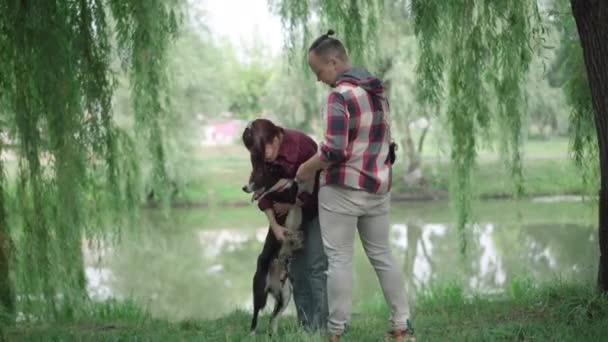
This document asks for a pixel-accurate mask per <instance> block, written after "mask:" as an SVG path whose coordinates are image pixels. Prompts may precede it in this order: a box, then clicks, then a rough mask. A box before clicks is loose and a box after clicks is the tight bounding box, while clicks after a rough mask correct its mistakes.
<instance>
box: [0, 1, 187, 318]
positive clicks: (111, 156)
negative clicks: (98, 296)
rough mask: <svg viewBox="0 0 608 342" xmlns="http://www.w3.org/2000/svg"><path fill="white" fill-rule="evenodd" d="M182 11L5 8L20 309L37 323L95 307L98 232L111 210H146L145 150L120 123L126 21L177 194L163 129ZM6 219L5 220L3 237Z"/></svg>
mask: <svg viewBox="0 0 608 342" xmlns="http://www.w3.org/2000/svg"><path fill="white" fill-rule="evenodd" d="M175 6H176V2H168V1H160V0H158V1H151V0H145V1H144V0H120V1H118V0H116V1H105V0H61V1H60V0H57V1H53V0H47V1H27V0H24V1H4V2H2V3H1V4H0V54H1V55H0V115H1V122H0V124H1V125H2V127H0V129H1V131H2V133H7V136H8V137H9V138H10V139H12V140H14V141H15V142H16V143H17V145H18V148H17V150H18V151H17V152H18V153H17V155H18V165H19V166H18V169H19V171H18V180H17V193H16V202H17V207H18V209H19V212H18V213H15V215H14V217H11V218H10V222H12V223H13V225H12V227H11V236H14V237H16V239H15V243H14V246H15V248H14V252H15V253H14V254H15V256H14V261H13V263H12V264H13V265H14V272H13V273H14V274H15V276H16V277H15V285H16V286H15V288H16V291H15V292H16V294H17V295H18V298H20V300H19V301H17V304H18V309H19V310H20V311H22V312H25V313H27V314H28V315H34V316H35V317H57V316H58V315H68V316H70V315H72V314H73V313H74V312H73V310H74V309H75V308H78V307H79V304H80V303H81V302H82V301H83V300H85V299H86V284H85V274H84V263H83V258H82V251H81V245H82V238H83V234H85V233H88V234H96V233H99V232H100V230H101V229H102V228H103V227H104V225H97V224H95V223H97V222H98V221H95V220H96V216H103V212H100V210H103V209H106V208H107V207H105V206H104V204H110V203H112V207H113V208H114V209H116V210H120V211H130V212H133V211H134V210H135V208H136V206H137V203H138V201H139V199H138V194H139V190H138V188H137V186H136V185H137V180H138V167H137V160H138V157H137V155H136V154H135V149H134V142H133V140H132V138H131V137H129V135H128V134H127V133H126V132H124V131H121V130H120V129H119V128H118V127H116V125H115V124H114V122H113V119H112V112H111V99H112V94H113V90H114V83H115V82H114V78H113V75H114V73H115V71H114V70H112V68H111V61H112V58H113V57H114V54H113V49H112V46H113V44H112V41H113V40H114V39H113V36H112V34H113V32H114V30H113V27H114V25H112V23H113V22H114V21H115V22H116V31H117V41H118V46H119V48H120V52H121V56H122V57H123V62H124V63H123V65H124V67H125V68H126V69H127V70H128V71H129V73H130V76H131V80H132V84H133V91H132V97H133V102H134V108H135V113H136V122H137V127H138V129H139V133H140V134H139V137H140V138H143V139H145V141H147V143H148V144H149V146H150V149H151V152H152V157H153V160H154V165H155V173H154V176H155V179H156V183H157V184H159V185H160V186H162V185H163V184H165V179H166V177H165V172H164V150H163V132H162V130H161V127H162V118H163V115H165V114H166V113H167V105H166V101H165V100H164V96H165V92H164V89H165V84H166V82H165V63H166V57H165V56H166V50H167V47H168V44H169V41H170V39H171V37H172V35H173V33H174V32H175V31H176V19H175V15H174V7H175ZM110 13H111V16H109V14H110ZM5 138H6V137H4V136H3V139H5ZM4 142H6V140H5V141H4ZM3 150H4V149H3ZM104 175H105V177H104ZM100 179H105V180H103V181H100ZM4 182H6V175H5V174H4V173H3V172H2V173H0V183H1V184H4ZM2 189H4V188H2ZM0 195H6V194H0ZM0 203H3V202H0ZM4 213H6V210H5V208H4V207H2V208H0V215H1V216H2V217H1V218H0V228H2V229H3V230H4V228H5V225H4V224H2V223H3V222H7V218H6V217H5V215H3V214H4ZM123 213H124V212H123ZM0 235H3V231H0ZM4 276H5V275H4V274H2V275H0V277H4ZM26 317H30V316H26Z"/></svg>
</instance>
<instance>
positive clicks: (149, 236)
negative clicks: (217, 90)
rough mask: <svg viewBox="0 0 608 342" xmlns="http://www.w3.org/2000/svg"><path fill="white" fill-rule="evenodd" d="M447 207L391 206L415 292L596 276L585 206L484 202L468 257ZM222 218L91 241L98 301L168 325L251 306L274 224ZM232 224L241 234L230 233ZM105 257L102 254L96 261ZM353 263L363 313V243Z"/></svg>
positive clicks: (161, 223) (368, 274)
mask: <svg viewBox="0 0 608 342" xmlns="http://www.w3.org/2000/svg"><path fill="white" fill-rule="evenodd" d="M445 205H446V204H445V203H422V204H415V205H407V206H405V205H404V206H402V207H397V208H394V210H393V212H394V213H396V215H393V216H394V217H393V225H392V231H391V240H392V244H393V253H394V255H395V257H396V259H397V260H398V262H399V263H400V265H401V266H402V267H403V270H404V271H405V274H406V279H407V286H408V288H409V290H410V291H409V293H410V295H411V296H415V295H416V292H418V291H419V290H420V289H422V288H424V287H426V286H430V285H433V284H437V283H439V282H443V281H449V280H454V279H457V280H460V281H461V283H462V284H464V285H466V286H468V288H467V289H466V290H467V291H470V292H497V291H501V290H502V289H503V288H504V286H505V285H506V284H508V283H509V282H510V281H512V280H513V279H514V278H516V277H521V276H530V277H532V278H534V279H535V280H537V281H546V280H551V279H552V278H554V277H556V276H561V277H563V278H566V279H574V278H576V279H581V278H582V279H593V277H594V276H595V269H596V268H595V266H596V264H597V246H596V242H595V234H596V232H595V228H594V225H593V221H594V219H595V217H596V216H595V215H593V212H588V211H586V210H587V209H585V208H586V207H585V206H584V204H583V203H577V202H563V203H562V202H560V203H537V202H534V203H533V202H528V203H524V204H517V203H513V202H496V203H485V204H480V205H479V207H481V210H482V212H483V213H484V215H482V216H480V217H479V218H478V220H477V221H478V222H479V223H477V224H474V225H472V226H471V227H470V229H469V230H468V231H469V239H468V241H469V246H468V248H467V256H466V257H464V258H463V257H462V256H461V254H460V247H459V236H458V233H457V231H456V229H455V227H454V226H453V225H452V224H451V223H450V222H454V220H453V218H451V217H450V216H447V215H445V212H446V210H445ZM402 213H403V214H402ZM550 213H554V214H550ZM555 213H559V214H555ZM581 213H586V214H585V215H582V214H581ZM224 214H225V215H226V218H227V220H228V221H226V222H227V223H222V222H221V221H214V222H213V223H212V224H210V223H209V220H206V219H202V217H203V215H207V213H205V212H201V211H197V210H191V211H182V212H181V213H179V216H177V217H176V218H173V219H170V220H163V219H159V217H158V216H157V215H155V214H154V213H153V212H150V213H148V214H147V215H146V217H145V218H144V219H143V220H142V227H141V229H140V230H138V231H137V232H136V233H135V234H132V235H131V236H126V237H125V238H124V239H123V242H122V243H121V244H120V245H118V246H116V247H115V249H114V250H110V249H107V248H104V247H103V246H97V248H98V249H100V250H97V251H96V250H94V248H91V245H90V244H85V251H86V253H88V256H87V257H85V260H86V262H87V266H88V268H87V278H88V280H89V291H90V292H91V293H92V295H93V296H94V297H95V298H98V299H100V300H102V299H105V298H107V297H108V296H110V295H112V296H118V297H131V298H133V299H135V300H136V301H137V302H139V303H140V304H141V305H144V306H147V307H148V308H149V309H150V310H151V311H152V312H153V313H154V314H155V315H156V316H159V317H163V318H167V319H170V320H180V319H186V318H214V317H219V316H222V315H224V314H226V313H228V312H231V311H233V310H235V309H237V308H243V309H250V308H251V301H252V300H251V278H252V275H253V272H254V271H255V263H256V258H257V255H258V253H259V252H260V250H261V248H262V242H263V241H264V238H265V236H266V232H267V227H265V226H264V225H263V221H261V220H260V219H259V216H261V215H260V213H259V211H257V210H255V209H252V208H238V209H226V210H225V213H224ZM588 214H589V215H588ZM218 216H221V215H217V213H216V217H218ZM235 217H237V218H239V219H238V220H236V219H235ZM260 221H261V222H260ZM228 224H230V225H233V226H234V227H238V228H222V227H226V226H228ZM103 253H105V254H106V256H105V257H104V258H101V259H99V258H98V257H96V256H97V255H100V254H103ZM353 267H354V289H353V291H354V302H355V307H356V305H357V303H360V302H361V301H363V300H365V298H369V297H370V295H372V294H374V293H377V292H378V291H379V286H378V283H377V279H376V276H375V274H374V272H373V269H372V267H371V266H370V264H369V262H368V261H367V258H366V256H365V253H364V252H363V248H362V247H361V244H360V242H357V244H356V248H355V257H354V261H353Z"/></svg>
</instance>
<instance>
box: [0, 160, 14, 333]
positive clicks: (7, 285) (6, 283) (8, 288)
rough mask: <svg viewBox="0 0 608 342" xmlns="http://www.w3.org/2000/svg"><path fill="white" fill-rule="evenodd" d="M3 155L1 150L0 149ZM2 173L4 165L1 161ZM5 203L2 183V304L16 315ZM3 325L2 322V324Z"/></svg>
mask: <svg viewBox="0 0 608 342" xmlns="http://www.w3.org/2000/svg"><path fill="white" fill-rule="evenodd" d="M0 154H1V149H0ZM0 172H4V165H3V163H2V161H0ZM5 204H6V203H5V202H4V184H3V183H1V181H0V304H1V305H2V306H3V307H4V309H5V310H6V312H7V313H9V314H14V311H15V302H14V297H13V289H12V284H11V278H10V276H9V275H10V272H9V270H10V255H11V253H10V251H11V238H10V234H9V229H8V219H7V211H6V207H5ZM0 324H2V322H0Z"/></svg>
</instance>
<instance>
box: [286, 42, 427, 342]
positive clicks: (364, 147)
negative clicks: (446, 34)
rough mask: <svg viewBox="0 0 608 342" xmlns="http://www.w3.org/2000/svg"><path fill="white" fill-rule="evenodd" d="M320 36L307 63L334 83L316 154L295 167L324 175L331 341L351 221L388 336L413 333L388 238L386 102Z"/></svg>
mask: <svg viewBox="0 0 608 342" xmlns="http://www.w3.org/2000/svg"><path fill="white" fill-rule="evenodd" d="M333 33H334V32H333V31H332V30H330V31H329V32H328V33H327V34H325V35H323V36H321V37H319V38H318V39H317V40H316V41H315V42H314V43H313V44H312V45H311V47H310V48H309V52H308V64H309V65H310V68H311V69H312V71H313V72H314V73H315V75H316V76H317V80H318V81H321V82H323V83H325V84H327V85H329V86H331V87H332V88H333V89H332V90H331V92H330V94H329V96H328V98H327V102H326V105H325V108H324V110H323V118H324V124H325V141H324V142H323V143H322V144H321V148H320V153H319V154H316V155H315V156H313V157H312V158H310V159H309V160H308V161H306V162H305V163H304V164H302V165H301V166H300V168H299V169H298V171H297V173H296V179H297V180H299V181H308V180H310V179H313V177H314V175H315V172H316V171H317V170H323V172H322V174H321V179H320V184H321V188H320V190H319V220H320V224H321V235H322V238H323V246H324V249H325V253H326V255H327V258H328V262H329V268H328V273H327V297H328V305H329V317H328V327H327V328H328V332H329V335H330V341H339V340H340V336H341V335H342V334H343V332H344V325H345V324H346V323H347V322H348V320H349V319H350V314H351V307H352V256H353V244H354V236H355V227H357V228H358V231H359V236H360V238H361V240H362V243H363V248H364V249H365V253H366V254H367V257H368V258H369V260H370V262H371V264H372V266H373V267H374V269H375V271H376V274H377V276H378V279H379V281H380V285H381V287H382V291H383V292H384V297H385V298H386V301H387V303H388V306H389V307H390V310H391V325H392V327H391V330H390V331H389V334H388V335H389V337H392V338H394V339H395V340H397V341H405V340H408V341H412V340H414V339H415V338H414V332H413V329H412V328H411V325H410V321H409V318H410V317H409V316H410V312H409V307H408V303H407V298H406V293H405V285H404V280H403V274H402V273H401V270H400V269H399V268H398V266H397V264H396V262H395V260H394V258H393V256H392V254H391V250H390V244H389V225H390V223H389V210H390V187H391V172H392V171H391V158H389V150H390V148H389V145H390V125H389V108H388V102H387V100H386V98H385V97H384V96H385V94H384V88H383V85H382V82H381V81H380V80H378V79H377V78H375V77H373V76H372V75H371V74H370V73H369V72H368V71H367V70H365V69H363V68H356V67H353V66H352V65H351V63H350V60H349V58H348V55H347V53H346V49H345V48H344V45H343V44H342V43H341V42H340V41H339V40H337V39H334V38H332V37H330V36H331V35H332V34H333Z"/></svg>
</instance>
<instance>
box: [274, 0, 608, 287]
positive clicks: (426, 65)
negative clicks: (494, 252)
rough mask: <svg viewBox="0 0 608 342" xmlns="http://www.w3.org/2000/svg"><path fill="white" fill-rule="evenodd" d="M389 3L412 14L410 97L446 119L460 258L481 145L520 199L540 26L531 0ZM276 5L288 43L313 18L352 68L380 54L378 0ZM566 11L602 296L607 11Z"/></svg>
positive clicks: (582, 5) (581, 6)
mask: <svg viewBox="0 0 608 342" xmlns="http://www.w3.org/2000/svg"><path fill="white" fill-rule="evenodd" d="M389 1H391V0H389ZM392 2H395V3H398V4H399V5H401V6H403V7H405V8H406V9H407V10H408V11H409V12H410V13H411V14H412V15H413V16H414V30H415V34H416V36H417V39H418V44H419V51H420V54H419V56H418V58H419V61H418V65H417V68H416V69H417V70H416V71H417V75H418V79H417V100H418V102H419V104H420V105H421V106H424V107H427V108H435V109H436V110H434V112H436V113H442V112H445V113H446V114H445V115H446V118H445V119H446V121H447V123H448V126H449V130H450V139H451V144H450V145H451V151H452V152H451V160H452V175H453V177H452V182H451V184H452V186H451V187H452V189H451V191H450V193H451V197H452V201H453V202H454V203H455V206H456V208H457V212H458V222H457V227H458V229H459V231H460V234H459V236H460V241H461V251H462V252H463V253H464V252H465V251H466V243H467V237H466V236H467V229H466V228H467V227H468V226H469V222H470V221H471V213H472V209H471V193H472V178H471V174H472V170H473V169H474V167H475V165H476V153H477V150H478V148H479V147H480V146H482V145H483V144H484V143H492V140H493V138H494V137H498V141H499V146H500V151H501V155H502V156H503V160H504V162H505V166H506V167H507V169H508V170H509V171H510V174H511V176H512V179H513V193H514V194H515V195H516V196H519V195H521V194H523V192H524V189H523V164H522V160H523V158H522V149H521V146H522V143H523V135H522V132H523V125H524V123H525V121H526V115H527V114H526V113H527V108H526V105H527V101H526V98H525V85H524V82H526V79H527V74H528V69H529V66H530V63H531V61H532V57H533V54H534V53H535V51H536V50H537V48H538V47H539V46H540V44H542V39H543V33H544V32H545V26H544V25H546V23H545V22H543V20H542V17H541V14H540V10H539V7H538V3H537V2H535V1H527V0H514V1H484V0H462V1H442V0H411V1H398V0H394V1H392ZM273 4H274V6H276V7H277V8H278V9H279V11H278V12H279V14H280V15H281V16H282V17H283V22H284V24H285V26H286V27H287V28H288V29H289V32H291V33H290V37H291V38H292V39H293V37H294V35H295V34H297V33H298V32H306V30H307V29H306V27H307V26H308V25H309V22H310V18H320V21H321V23H323V24H326V25H328V26H329V27H333V28H337V31H338V32H339V34H340V35H341V36H342V38H343V40H344V41H345V43H346V46H347V48H348V49H349V51H350V54H351V55H354V56H355V62H361V61H363V59H362V58H360V56H365V52H364V51H373V50H374V49H375V48H376V47H377V39H376V37H374V33H376V29H375V27H376V26H377V23H378V22H379V21H380V20H382V19H381V18H382V11H381V9H382V8H383V4H382V2H380V1H371V2H367V1H365V2H364V1H357V0H351V1H330V0H321V1H314V2H313V1H296V0H283V1H279V3H278V4H276V3H274V2H273ZM571 6H572V9H573V12H569V13H568V18H569V19H570V20H571V21H572V18H573V16H572V14H574V18H575V19H576V24H577V27H578V31H579V33H580V37H581V39H580V42H579V40H578V39H577V38H575V39H574V43H573V44H574V45H572V47H573V48H571V49H570V52H571V54H572V60H573V64H572V65H573V68H572V69H570V70H569V71H570V72H571V74H570V77H571V80H569V81H568V82H567V84H568V85H567V86H566V87H565V90H566V93H567V94H569V95H568V99H569V102H570V104H571V105H572V106H573V114H572V116H571V126H572V127H573V129H572V133H573V134H572V142H573V143H572V147H573V152H574V155H575V160H577V162H578V163H579V164H580V165H583V164H588V163H587V162H586V160H587V161H588V158H586V156H587V157H588V156H590V155H594V152H593V151H597V146H599V152H600V164H601V174H602V177H601V182H602V185H601V190H600V223H599V231H600V254H601V257H600V277H599V279H600V283H601V284H603V285H602V286H603V289H604V290H608V190H607V188H608V157H607V154H608V146H607V145H608V142H607V141H606V140H608V128H607V127H606V126H607V125H608V123H607V121H608V119H607V117H608V103H607V102H608V95H607V94H606V91H607V90H606V89H608V85H607V83H608V75H607V72H608V71H607V70H608V61H607V60H606V58H608V57H606V56H608V53H607V49H608V47H607V45H608V39H606V37H608V28H607V27H608V8H607V7H608V5H607V4H606V2H605V1H599V0H595V1H584V0H572V1H571ZM370 8H378V9H380V11H375V10H370ZM353 13H358V15H353ZM374 15H379V17H378V18H377V19H375V20H372V21H370V23H371V24H370V25H367V22H365V21H364V20H362V19H361V18H363V17H365V16H374ZM353 27H357V29H356V30H355V29H353ZM580 43H582V48H583V49H582V50H583V52H584V54H581V51H580V46H581V45H580ZM574 47H575V48H574ZM583 56H584V62H585V63H584V65H586V67H587V75H592V76H593V77H591V78H589V85H590V87H587V86H586V84H587V78H586V74H585V72H584V66H583V63H582V61H583ZM588 89H591V92H588ZM591 104H593V109H594V110H592V108H591ZM440 109H441V110H440ZM593 118H595V120H593ZM593 121H595V126H596V127H595V129H596V133H593ZM597 138H599V139H597ZM595 155H597V154H595ZM596 158H597V157H596Z"/></svg>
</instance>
